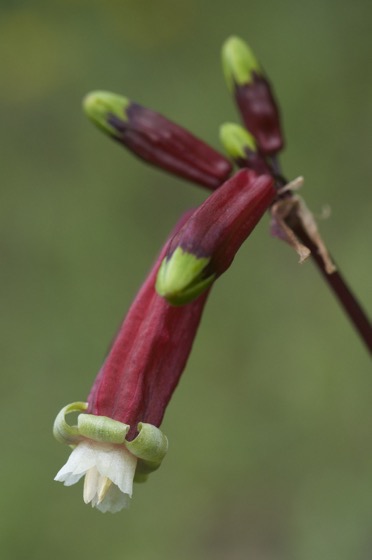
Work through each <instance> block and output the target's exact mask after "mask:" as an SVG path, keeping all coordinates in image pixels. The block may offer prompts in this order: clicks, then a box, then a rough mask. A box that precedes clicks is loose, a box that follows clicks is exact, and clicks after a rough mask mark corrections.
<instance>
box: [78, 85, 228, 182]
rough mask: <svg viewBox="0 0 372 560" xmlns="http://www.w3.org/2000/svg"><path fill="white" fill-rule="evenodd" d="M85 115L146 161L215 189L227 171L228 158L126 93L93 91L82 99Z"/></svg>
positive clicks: (225, 176) (224, 178)
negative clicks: (125, 94) (125, 95)
mask: <svg viewBox="0 0 372 560" xmlns="http://www.w3.org/2000/svg"><path fill="white" fill-rule="evenodd" d="M84 110H85V112H86V114H87V116H88V117H89V118H90V119H91V120H92V121H93V122H94V123H95V124H96V125H97V126H98V127H99V128H100V129H101V130H103V131H104V132H106V133H107V134H108V135H109V136H111V138H113V139H114V140H116V141H117V142H119V143H121V144H123V145H124V146H126V148H128V149H129V150H130V151H131V152H133V153H134V154H135V155H136V156H138V157H139V158H141V159H143V160H145V161H146V162H148V163H151V164H153V165H156V166H157V167H160V168H161V169H165V170H166V171H170V172H171V173H174V174H176V175H178V176H180V177H183V178H184V179H188V180H190V181H194V182H195V183H197V184H199V185H203V186H205V187H208V188H211V189H215V188H217V187H219V186H220V185H221V184H222V183H223V182H224V181H225V180H226V179H227V177H228V176H229V175H230V172H231V164H230V162H229V161H228V160H227V159H226V158H225V157H224V156H222V155H221V154H219V153H218V152H217V151H216V150H214V149H213V148H211V147H210V146H208V144H206V143H205V142H203V141H202V140H200V139H199V138H196V136H194V135H193V134H191V133H190V132H188V131H187V130H185V129H184V128H182V127H181V126H179V125H178V124H175V123H173V122H171V121H170V120H168V119H166V118H165V117H163V116H162V115H160V114H159V113H156V112H155V111H152V110H151V109H147V108H146V107H142V106H141V105H139V104H138V103H134V102H133V101H130V100H129V99H127V98H126V97H123V96H121V95H116V94H115V93H109V92H106V91H95V92H92V93H90V94H88V95H87V96H86V97H85V100H84Z"/></svg>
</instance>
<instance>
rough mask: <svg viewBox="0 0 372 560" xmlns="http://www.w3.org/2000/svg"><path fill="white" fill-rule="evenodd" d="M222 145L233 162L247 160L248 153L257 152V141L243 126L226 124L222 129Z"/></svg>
mask: <svg viewBox="0 0 372 560" xmlns="http://www.w3.org/2000/svg"><path fill="white" fill-rule="evenodd" d="M220 140H221V144H222V145H223V147H224V148H225V150H226V152H227V153H228V155H229V156H230V157H231V158H232V159H233V160H238V159H245V158H246V156H247V152H256V151H257V144H256V140H255V139H254V137H253V136H252V134H250V133H249V132H248V130H246V129H245V128H243V127H242V126H240V125H238V124H235V123H225V124H223V125H221V128H220Z"/></svg>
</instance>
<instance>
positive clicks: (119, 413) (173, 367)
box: [87, 244, 207, 436]
mask: <svg viewBox="0 0 372 560" xmlns="http://www.w3.org/2000/svg"><path fill="white" fill-rule="evenodd" d="M167 251H168V244H167V246H165V247H164V249H163V251H162V252H161V254H160V255H159V258H158V260H157V262H156V264H155V266H154V267H153V269H152V271H151V273H150V274H149V276H148V278H147V280H146V281H145V283H144V284H143V286H142V288H141V290H140V291H139V293H138V295H137V297H136V298H135V300H134V302H133V304H132V306H131V307H130V309H129V312H128V314H127V316H126V317H125V319H124V322H123V324H122V325H121V327H120V329H119V332H118V334H117V336H116V338H115V341H114V343H113V346H112V348H111V350H110V352H109V354H108V356H107V358H106V360H105V362H104V364H103V366H102V369H101V371H100V373H99V374H98V376H97V379H96V381H95V383H94V385H93V388H92V390H91V392H90V394H89V397H88V403H89V407H88V411H87V412H88V413H90V414H95V415H99V416H109V417H110V418H113V419H114V420H118V421H120V422H123V423H125V424H129V425H130V426H131V431H130V432H129V435H130V436H133V435H134V434H135V433H136V428H137V424H138V423H139V422H146V423H149V424H153V425H154V426H159V425H160V423H161V421H162V418H163V415H164V412H165V408H166V406H167V404H168V402H169V399H170V398H171V396H172V393H173V391H174V389H175V388H176V386H177V383H178V381H179V378H180V376H181V374H182V372H183V370H184V367H185V365H186V362H187V359H188V357H189V354H190V351H191V347H192V344H193V341H194V338H195V335H196V332H197V329H198V326H199V322H200V318H201V314H202V311H203V308H204V304H205V301H206V298H207V293H205V294H204V295H203V297H201V298H199V299H198V300H196V301H194V302H192V303H191V304H190V305H187V306H185V307H182V308H176V307H173V306H171V305H170V304H169V303H168V302H167V301H166V300H164V299H163V298H161V297H160V296H159V295H158V294H157V293H156V291H155V279H156V275H157V273H158V269H159V265H160V263H161V262H162V260H163V258H164V256H165V254H166V253H167Z"/></svg>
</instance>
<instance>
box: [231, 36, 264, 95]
mask: <svg viewBox="0 0 372 560" xmlns="http://www.w3.org/2000/svg"><path fill="white" fill-rule="evenodd" d="M222 66H223V71H224V74H225V79H226V82H227V85H228V87H229V89H230V90H231V91H233V90H234V87H235V85H244V84H249V83H250V82H251V81H252V79H253V72H256V74H261V73H262V71H261V68H260V65H259V63H258V61H257V59H256V57H255V55H254V54H253V52H252V50H251V49H250V48H249V46H248V45H247V43H245V42H244V41H243V40H242V39H240V38H239V37H235V36H233V37H229V38H228V39H227V40H226V41H225V43H224V44H223V46H222Z"/></svg>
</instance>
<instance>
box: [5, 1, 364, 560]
mask: <svg viewBox="0 0 372 560" xmlns="http://www.w3.org/2000/svg"><path fill="white" fill-rule="evenodd" d="M371 18H372V4H371V3H370V2H368V1H367V0H366V1H362V0H359V1H358V0H356V1H355V2H354V3H353V4H352V5H351V4H349V3H346V2H345V3H342V2H337V1H336V0H314V1H312V2H301V1H298V0H282V1H281V2H277V1H274V0H270V1H262V0H260V1H257V0H252V1H250V2H247V1H244V0H230V1H229V2H226V3H224V2H218V1H216V0H205V1H198V0H189V1H187V2H185V1H180V2H177V1H172V0H159V1H157V0H105V1H101V2H99V1H94V0H59V1H58V0H55V1H52V2H46V1H45V2H41V1H37V0H36V1H33V2H26V1H24V2H22V1H16V0H14V1H12V0H1V4H0V53H1V54H0V75H1V86H0V112H1V130H0V144H1V152H0V153H1V175H2V180H1V183H2V187H1V204H0V212H1V220H0V228H1V235H0V251H1V252H0V254H1V278H2V288H1V293H0V297H1V337H0V341H1V342H0V344H1V356H2V376H1V393H0V399H1V406H0V418H1V425H2V429H1V439H2V458H1V463H0V464H1V467H0V472H1V480H2V483H1V486H2V489H1V500H0V508H1V511H0V519H1V521H0V525H1V535H0V536H1V550H0V553H1V558H4V560H8V559H9V560H13V559H16V560H18V559H19V560H22V559H28V560H44V559H51V558H52V559H55V560H59V559H62V558H63V559H66V558H70V559H78V558H83V559H85V558H89V559H91V560H98V559H101V558H105V559H110V560H119V559H124V558H125V559H127V558H128V559H131V560H142V559H144V558H151V559H153V560H158V559H175V558H177V559H178V560H186V559H187V560H188V559H191V558H192V559H195V560H199V559H200V560H201V559H206V560H208V559H212V558H213V559H216V560H220V559H225V558H228V559H230V560H240V559H247V558H248V559H254V560H319V559H326V560H333V559H335V560H336V559H337V560H351V559H353V560H369V559H370V558H371V557H372V408H371V403H372V376H371V369H370V361H369V358H368V356H367V353H366V351H365V349H364V347H363V346H362V344H361V342H360V341H359V340H358V338H357V336H356V334H355V333H354V332H353V330H352V328H351V326H350V325H349V324H348V322H347V320H346V319H345V317H344V315H343V313H342V311H341V310H340V309H339V307H338V305H337V304H336V302H335V300H334V298H333V296H332V295H331V294H330V293H329V292H328V288H327V287H326V286H325V285H324V284H323V282H322V281H321V279H320V277H319V275H318V273H317V271H316V270H315V269H314V268H313V265H312V263H307V264H304V265H302V266H299V265H298V264H297V259H296V256H295V254H293V253H292V252H291V250H290V249H289V248H288V247H287V246H286V245H285V244H282V243H280V242H279V241H276V240H274V239H271V238H270V237H269V235H268V219H267V218H265V219H264V220H263V221H262V223H261V224H260V225H259V227H258V228H257V230H256V231H255V232H254V234H253V235H252V237H251V238H250V239H249V241H248V242H247V243H246V245H245V246H244V247H243V248H242V249H241V251H240V252H239V255H238V256H237V258H236V260H235V263H234V266H233V267H232V268H231V269H230V270H229V272H228V273H227V274H226V275H225V276H224V277H223V278H221V279H220V280H219V282H218V284H217V285H216V286H215V288H214V290H213V293H212V296H211V298H210V301H209V305H208V306H207V309H206V313H205V316H204V319H203V322H202V326H201V328H200V332H199V336H198V338H197V341H196V343H195V346H194V351H193V354H192V357H191V359H190V361H189V364H188V367H187V371H186V373H185V375H184V377H183V378H182V381H181V384H180V387H179V388H178V390H177V391H176V394H175V396H174V398H173V400H172V402H171V404H170V406H169V408H168V411H167V414H166V418H165V421H164V423H163V429H164V431H165V433H166V434H167V435H168V436H169V439H170V451H169V454H168V456H167V458H166V460H165V461H164V463H163V466H162V468H161V469H160V471H159V472H158V473H156V474H154V475H152V477H150V479H149V482H148V483H147V484H146V485H142V486H136V487H135V496H134V499H133V501H132V506H131V509H130V510H129V511H124V512H122V513H120V514H117V515H114V516H112V515H110V514H105V515H103V514H101V513H100V512H98V511H96V510H92V509H91V508H90V507H87V506H85V505H84V504H83V500H82V484H81V483H80V484H79V485H76V486H74V487H72V488H69V489H65V488H64V487H63V486H62V485H61V484H57V483H55V482H53V477H54V475H55V473H56V472H57V470H58V469H59V468H60V467H61V466H62V464H63V463H64V462H65V460H66V459H67V456H68V449H67V448H64V447H63V446H61V445H59V444H57V443H56V442H55V441H54V440H53V438H52V435H51V426H52V422H53V420H54V417H55V415H56V413H57V412H58V411H59V409H60V408H61V407H62V406H64V405H65V404H66V403H69V402H72V401H76V400H81V399H85V397H86V395H87V393H88V391H89V388H90V386H91V384H92V382H93V379H94V377H95V374H96V372H97V371H98V369H99V367H100V364H101V363H102V360H103V358H104V355H105V353H106V350H107V348H108V344H109V342H110V340H111V339H112V337H113V335H114V333H115V331H116V329H117V327H118V325H119V323H120V322H121V319H122V317H123V315H124V313H125V311H126V310H127V309H128V306H129V305H130V302H131V300H132V298H133V296H134V294H135V293H136V290H137V288H138V286H139V284H140V282H141V281H142V280H143V278H144V276H145V274H146V272H147V270H148V269H149V267H150V264H151V262H152V261H153V258H154V256H155V254H156V253H157V251H158V249H159V247H160V245H161V244H162V242H163V240H164V238H165V236H166V235H167V232H168V231H169V230H170V228H171V227H172V225H173V224H174V223H175V221H176V220H177V217H178V216H179V215H180V213H181V212H182V211H183V210H184V209H186V208H189V207H192V206H195V205H197V204H199V203H200V202H201V201H202V200H203V199H204V197H205V196H206V192H204V191H202V189H198V188H197V187H195V186H192V185H188V184H187V183H186V182H184V181H181V180H179V179H176V178H173V177H171V176H169V175H166V174H164V173H162V172H160V171H157V170H155V169H153V168H150V167H147V166H145V165H144V164H142V163H141V162H139V161H138V160H135V159H134V158H133V157H131V156H130V155H129V154H128V153H126V152H124V151H123V150H122V149H121V148H120V147H119V146H117V145H115V144H113V143H111V142H110V141H109V140H108V139H107V138H105V137H104V136H103V135H101V134H100V133H99V131H98V130H96V129H95V128H94V127H93V126H92V125H91V124H90V123H88V122H87V121H86V119H85V118H84V116H83V115H82V111H81V98H82V97H83V96H84V94H85V93H87V92H88V91H90V90H92V89H107V90H112V91H115V92H118V93H123V94H125V95H127V96H129V97H131V98H132V99H134V100H136V101H138V102H140V103H142V104H143V105H147V106H149V107H151V108H153V109H155V110H158V111H159V112H162V113H164V114H166V115H167V116H168V117H169V118H171V119H173V120H175V121H176V122H179V123H180V124H183V125H184V126H186V127H188V128H190V129H191V130H192V131H193V132H194V133H195V134H197V135H199V136H201V137H202V138H204V139H205V140H207V141H209V142H210V143H211V144H212V145H214V146H215V147H217V148H218V147H219V144H218V137H217V130H218V126H219V124H220V123H221V122H223V121H225V120H235V119H236V118H237V117H236V111H235V108H234V106H233V103H232V101H231V100H230V99H229V96H228V94H227V91H226V88H225V85H224V82H223V79H222V74H221V71H220V60H219V59H220V54H219V51H220V46H221V43H222V42H223V40H224V39H225V38H226V37H227V36H228V35H230V34H238V35H240V36H242V37H243V38H245V39H246V40H247V41H249V42H250V44H251V45H252V46H253V47H254V49H255V51H256V53H257V54H258V56H259V57H260V59H261V61H262V62H263V65H264V66H265V68H266V70H267V71H268V72H269V74H270V76H271V78H272V81H273V82H274V84H275V88H276V92H277V95H278V97H279V98H280V102H281V106H282V110H283V114H284V118H283V120H284V124H285V130H286V137H287V143H288V148H287V150H286V152H285V154H284V156H283V163H284V167H285V170H286V174H287V175H288V176H290V177H295V176H297V175H298V174H303V175H304V176H305V178H306V183H305V188H304V191H303V194H304V195H305V196H306V199H307V202H308V204H309V205H310V207H311V208H312V209H313V211H314V212H315V213H316V214H317V213H318V214H320V213H321V210H322V207H323V205H325V204H329V205H330V206H331V208H332V216H331V218H330V219H328V220H326V221H324V222H322V223H321V229H322V232H323V235H324V238H325V239H326V240H327V242H328V243H329V246H330V248H331V250H332V252H333V254H334V255H335V256H336V259H337V261H338V262H339V263H340V264H341V265H342V269H343V271H344V273H345V276H346V277H347V278H348V280H349V282H350V284H351V286H352V287H353V289H354V290H355V292H356V293H357V294H358V295H359V297H360V299H361V301H362V302H364V304H365V305H366V306H367V308H369V310H371V273H372V265H371V259H370V254H371V249H370V239H369V234H370V220H371V206H372V205H371V201H372V197H371V188H372V159H371V156H370V153H371V146H372V104H371V97H372V72H371V64H370V59H371V47H372V44H371V36H372V35H371V34H372V27H371Z"/></svg>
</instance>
